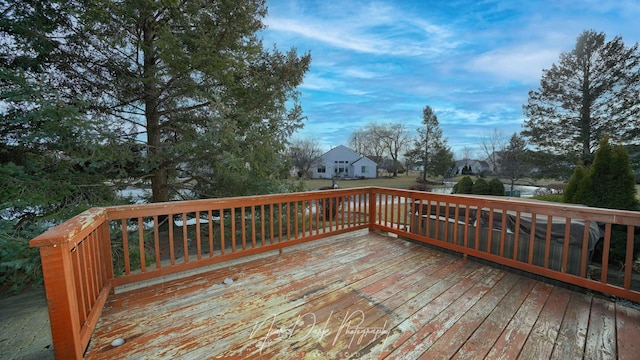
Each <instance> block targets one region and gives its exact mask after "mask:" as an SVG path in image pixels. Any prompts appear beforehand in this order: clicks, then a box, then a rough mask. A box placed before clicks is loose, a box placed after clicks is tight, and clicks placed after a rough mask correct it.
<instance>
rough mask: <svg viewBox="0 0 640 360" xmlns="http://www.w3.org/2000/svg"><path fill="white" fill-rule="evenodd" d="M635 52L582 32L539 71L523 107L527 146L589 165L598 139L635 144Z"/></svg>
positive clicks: (639, 75)
mask: <svg viewBox="0 0 640 360" xmlns="http://www.w3.org/2000/svg"><path fill="white" fill-rule="evenodd" d="M638 111H640V52H639V51H638V44H637V43H636V44H634V45H633V46H631V47H626V46H625V44H624V43H623V41H622V38H620V37H619V36H618V37H615V38H614V39H613V40H611V41H605V34H604V33H597V32H595V31H585V32H583V33H582V34H581V35H580V36H579V37H578V39H577V41H576V46H575V48H574V49H573V50H572V51H571V52H568V53H563V54H561V55H560V61H559V63H558V64H554V65H553V66H552V67H551V68H550V69H548V70H544V72H543V76H542V79H541V82H540V88H539V89H538V90H536V91H530V92H529V100H528V103H527V104H526V105H525V106H524V112H525V115H526V116H527V120H526V122H525V130H524V131H523V135H524V136H526V137H527V138H528V140H529V142H530V143H532V144H535V145H537V146H538V147H540V148H541V149H542V150H550V151H552V152H555V153H566V154H576V153H575V151H576V150H578V153H577V154H576V155H578V156H582V158H583V159H585V160H587V161H590V160H591V153H592V151H593V149H595V148H596V146H597V144H598V141H599V139H601V138H602V136H604V135H605V134H610V135H611V136H612V137H613V138H614V139H615V140H616V142H618V143H624V142H635V139H637V136H638V133H639V130H638V129H640V117H638V116H637V114H638Z"/></svg>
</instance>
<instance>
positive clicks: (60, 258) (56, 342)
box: [40, 243, 84, 359]
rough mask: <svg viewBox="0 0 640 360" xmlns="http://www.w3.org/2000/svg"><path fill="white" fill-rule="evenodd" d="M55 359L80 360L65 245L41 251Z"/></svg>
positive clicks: (70, 271)
mask: <svg viewBox="0 0 640 360" xmlns="http://www.w3.org/2000/svg"><path fill="white" fill-rule="evenodd" d="M40 257H41V261H42V273H43V276H44V282H45V293H46V297H47V306H48V308H49V320H50V322H51V337H52V339H53V350H54V352H55V356H56V359H82V354H83V350H84V349H83V346H82V343H81V342H82V340H81V337H80V323H79V320H78V303H77V300H76V297H77V296H76V288H75V284H74V276H73V270H72V263H71V257H70V249H69V248H68V243H64V244H58V245H53V246H43V247H41V248H40Z"/></svg>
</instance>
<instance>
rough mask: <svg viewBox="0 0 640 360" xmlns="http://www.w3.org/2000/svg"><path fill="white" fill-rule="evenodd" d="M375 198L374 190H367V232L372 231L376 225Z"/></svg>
mask: <svg viewBox="0 0 640 360" xmlns="http://www.w3.org/2000/svg"><path fill="white" fill-rule="evenodd" d="M376 196H377V193H376V192H375V191H374V189H372V188H370V189H369V231H371V230H373V225H375V223H376Z"/></svg>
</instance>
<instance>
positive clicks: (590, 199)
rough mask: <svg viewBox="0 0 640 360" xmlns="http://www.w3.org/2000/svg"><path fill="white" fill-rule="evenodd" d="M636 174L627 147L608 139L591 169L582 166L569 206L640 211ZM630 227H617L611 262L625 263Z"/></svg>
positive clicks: (638, 245)
mask: <svg viewBox="0 0 640 360" xmlns="http://www.w3.org/2000/svg"><path fill="white" fill-rule="evenodd" d="M635 182H636V179H635V175H634V174H633V172H632V170H631V160H630V158H629V153H628V152H627V150H625V149H624V148H623V147H621V146H618V147H616V148H615V149H614V148H612V146H611V145H610V144H609V139H608V138H607V137H605V138H604V139H603V140H602V141H601V142H600V147H599V148H598V151H596V154H595V158H594V160H593V163H592V164H591V166H590V167H589V169H585V168H583V167H582V164H578V166H577V167H576V169H575V171H574V172H573V177H572V178H571V180H569V183H568V184H567V188H566V189H565V191H564V197H563V201H564V202H565V203H572V204H582V205H587V206H593V207H599V208H606V209H619V210H633V211H637V210H640V204H639V203H638V199H637V198H636V188H635ZM602 243H603V242H602V241H600V242H598V246H597V247H596V255H595V256H596V259H597V258H599V257H601V256H602V255H601V252H602ZM626 244H627V235H626V226H622V225H614V226H613V228H612V232H611V249H610V252H609V261H610V262H612V263H617V264H624V260H625V254H626ZM639 253H640V230H639V229H638V228H636V229H635V235H634V246H633V258H634V259H636V258H637V257H638V254H639Z"/></svg>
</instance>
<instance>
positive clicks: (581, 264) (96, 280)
mask: <svg viewBox="0 0 640 360" xmlns="http://www.w3.org/2000/svg"><path fill="white" fill-rule="evenodd" d="M596 223H597V225H596ZM527 226H528V227H527ZM620 226H622V227H624V228H625V229H626V247H625V251H626V256H625V262H624V267H623V272H622V274H623V275H622V276H621V277H620V279H618V278H613V277H612V276H610V274H613V273H615V274H617V273H618V272H614V271H611V265H612V264H609V252H610V250H611V239H612V236H613V235H612V234H613V232H612V229H613V228H614V227H620ZM639 226H640V213H638V212H629V211H615V210H604V209H594V208H586V207H578V206H569V205H560V204H548V203H542V202H532V201H521V200H513V199H505V198H477V197H470V196H453V195H442V194H433V193H424V192H414V191H406V190H394V189H385V188H374V187H367V188H356V189H347V190H329V191H313V192H305V193H293V194H279V195H265V196H251V197H238V198H225V199H213V200H198V201H185V202H171V203H161V204H147V205H132V206H118V207H107V208H96V209H91V210H89V211H87V212H85V213H83V214H80V215H78V216H76V217H74V218H73V219H70V220H69V221H67V222H65V223H63V224H61V225H59V226H57V227H55V228H53V229H51V230H49V231H47V232H46V233H44V234H42V235H40V236H38V237H37V238H35V239H33V240H31V243H30V245H31V246H37V247H40V253H41V258H42V266H43V274H44V278H45V288H46V294H47V300H48V303H49V316H50V320H51V331H52V336H53V342H54V350H55V353H56V357H58V358H64V359H66V358H81V357H82V354H83V352H84V350H85V348H86V346H87V344H88V343H89V339H90V337H91V333H92V332H93V329H94V327H95V325H96V323H97V320H98V318H99V316H100V313H101V311H102V307H103V306H104V303H105V301H106V299H107V296H108V294H109V293H110V292H111V291H112V290H113V288H114V287H115V286H119V285H126V284H131V283H135V282H139V281H143V280H151V279H155V278H161V277H163V276H165V275H169V274H174V273H178V272H182V271H186V270H192V269H196V268H200V267H203V266H207V265H210V264H214V263H217V262H221V261H225V260H230V259H234V258H239V257H243V256H248V255H252V254H257V253H261V252H266V251H273V250H281V249H282V248H284V247H287V246H291V245H295V244H299V243H302V242H307V241H312V240H316V239H321V238H325V237H328V236H333V235H337V234H341V233H345V232H350V231H354V230H359V229H367V228H368V229H370V230H379V231H385V232H390V233H394V234H397V235H399V236H401V237H404V238H408V239H413V240H416V241H420V242H424V243H426V244H430V245H433V246H438V247H440V248H444V249H448V250H452V251H455V252H457V253H460V254H463V255H464V256H472V257H475V258H480V259H483V260H487V261H491V262H493V263H497V264H502V265H505V266H509V267H512V268H515V269H519V270H523V271H526V272H529V273H533V274H538V275H541V276H545V277H548V278H552V279H556V280H559V281H563V282H566V283H569V284H574V285H578V286H582V287H585V288H589V289H593V290H596V291H601V292H604V293H607V294H612V295H616V296H620V297H623V298H626V299H629V300H632V301H638V302H640V291H639V290H640V289H638V287H636V286H634V285H635V284H634V283H633V282H632V280H633V278H632V270H631V269H632V265H633V262H634V260H635V259H633V257H632V254H633V240H634V233H635V231H636V229H637V228H638V227H639ZM558 229H560V230H558ZM600 229H603V231H602V234H601V235H602V240H599V241H601V242H603V244H604V245H603V250H602V256H601V257H600V258H599V259H592V253H593V251H592V247H593V239H594V238H595V240H596V241H598V239H600ZM596 233H597V234H598V235H596V236H594V234H596ZM531 239H533V240H531ZM567 240H570V241H567ZM596 263H597V264H601V265H600V267H599V274H597V273H594V268H595V267H594V266H590V264H596ZM594 274H595V275H597V276H594Z"/></svg>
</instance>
